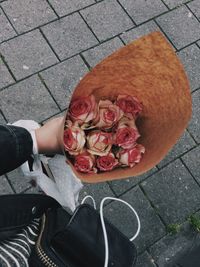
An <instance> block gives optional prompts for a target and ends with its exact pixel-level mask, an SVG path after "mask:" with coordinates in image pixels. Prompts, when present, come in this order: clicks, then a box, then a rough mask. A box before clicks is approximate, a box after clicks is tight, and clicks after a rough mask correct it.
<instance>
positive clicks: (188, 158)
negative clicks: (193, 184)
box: [182, 146, 200, 183]
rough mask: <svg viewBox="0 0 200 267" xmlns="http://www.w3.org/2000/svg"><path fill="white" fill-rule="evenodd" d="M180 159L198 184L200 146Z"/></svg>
mask: <svg viewBox="0 0 200 267" xmlns="http://www.w3.org/2000/svg"><path fill="white" fill-rule="evenodd" d="M182 159H183V161H184V163H185V164H186V166H187V167H188V169H189V170H190V172H191V173H192V175H193V176H194V177H195V178H196V179H197V180H198V182H199V183H200V146H198V147H196V148H194V149H192V150H191V151H190V152H188V153H187V154H185V155H184V156H183V157H182Z"/></svg>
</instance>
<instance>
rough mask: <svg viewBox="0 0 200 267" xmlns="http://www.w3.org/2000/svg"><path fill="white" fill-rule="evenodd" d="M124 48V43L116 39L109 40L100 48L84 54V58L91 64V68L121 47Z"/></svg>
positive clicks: (97, 47)
mask: <svg viewBox="0 0 200 267" xmlns="http://www.w3.org/2000/svg"><path fill="white" fill-rule="evenodd" d="M122 46H123V43H122V41H121V40H120V39H119V38H118V37H116V38H114V39H112V40H109V41H107V42H105V43H103V44H100V45H99V46H96V47H94V48H91V49H89V50H87V51H86V52H84V53H83V56H84V58H85V59H86V61H87V62H88V63H89V65H90V66H91V67H94V66H95V65H96V64H97V63H99V62H100V61H101V60H102V59H104V58H106V57H107V56H109V55H110V54H112V53H113V52H115V51H116V50H118V49H119V48H120V47H122Z"/></svg>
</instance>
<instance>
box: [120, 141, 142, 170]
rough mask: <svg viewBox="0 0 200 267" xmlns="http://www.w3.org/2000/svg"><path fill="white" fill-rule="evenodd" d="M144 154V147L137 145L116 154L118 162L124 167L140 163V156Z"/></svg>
mask: <svg viewBox="0 0 200 267" xmlns="http://www.w3.org/2000/svg"><path fill="white" fill-rule="evenodd" d="M144 152H145V148H144V146H142V145H139V144H137V145H136V146H135V147H133V148H131V149H125V150H121V151H120V152H119V153H118V158H119V162H120V163H121V164H122V165H124V166H130V167H133V166H134V165H135V164H136V163H139V162H140V160H141V158H142V154H144Z"/></svg>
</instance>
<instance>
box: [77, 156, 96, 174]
mask: <svg viewBox="0 0 200 267" xmlns="http://www.w3.org/2000/svg"><path fill="white" fill-rule="evenodd" d="M94 164H95V156H93V155H91V154H89V153H87V152H84V153H82V154H79V155H78V156H76V157H75V162H74V168H75V169H76V170H77V171H78V172H83V173H96V172H97V169H96V168H95V167H94Z"/></svg>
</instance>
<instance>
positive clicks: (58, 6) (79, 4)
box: [49, 0, 95, 16]
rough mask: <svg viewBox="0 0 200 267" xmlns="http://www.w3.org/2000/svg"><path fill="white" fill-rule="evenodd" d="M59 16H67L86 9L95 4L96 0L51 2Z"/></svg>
mask: <svg viewBox="0 0 200 267" xmlns="http://www.w3.org/2000/svg"><path fill="white" fill-rule="evenodd" d="M49 2H50V3H51V4H52V6H53V8H54V9H55V11H56V12H57V14H58V15H59V16H64V15H67V14H69V13H71V12H74V11H76V10H79V9H81V8H84V7H86V6H88V5H90V4H93V3H95V1H94V0H76V1H71V0H49Z"/></svg>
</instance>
